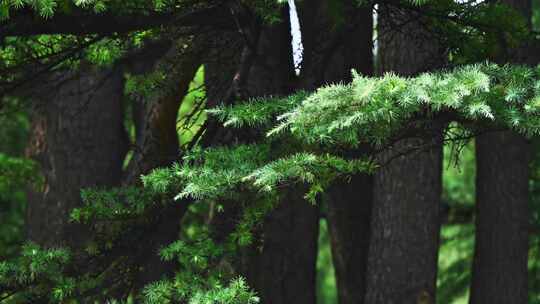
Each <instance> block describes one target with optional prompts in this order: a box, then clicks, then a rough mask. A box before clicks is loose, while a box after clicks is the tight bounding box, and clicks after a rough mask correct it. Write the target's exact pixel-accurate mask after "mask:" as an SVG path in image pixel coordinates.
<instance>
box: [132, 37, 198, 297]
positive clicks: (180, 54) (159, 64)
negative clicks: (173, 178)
mask: <svg viewBox="0 0 540 304" xmlns="http://www.w3.org/2000/svg"><path fill="white" fill-rule="evenodd" d="M204 42H205V39H204V38H203V37H201V38H200V39H195V40H193V41H184V40H178V41H175V42H174V43H173V45H172V46H171V47H169V50H168V51H167V52H166V53H165V54H163V52H162V50H160V49H158V50H154V54H146V55H145V58H141V59H142V60H137V58H135V64H134V66H133V67H132V68H133V69H134V70H136V71H137V72H139V73H143V74H144V73H151V72H153V71H155V70H160V71H163V72H164V73H165V74H166V75H167V78H166V80H165V83H164V84H163V85H164V88H161V89H160V92H157V95H156V96H152V95H151V96H150V97H144V96H141V97H140V98H135V99H136V100H133V102H134V104H135V105H137V107H136V108H135V110H138V111H139V113H137V112H135V113H134V120H135V125H136V127H137V132H136V134H137V135H138V136H137V138H136V140H137V141H136V143H135V145H136V148H135V151H134V155H133V158H132V160H131V161H130V163H129V165H128V168H127V170H126V175H125V178H124V181H123V183H124V185H133V184H139V183H140V176H141V175H143V174H148V173H149V172H150V171H151V170H152V169H154V168H158V167H164V166H169V165H171V164H172V163H173V162H174V161H175V160H178V159H179V157H180V152H181V151H180V150H179V145H180V144H179V141H178V132H177V118H178V110H179V108H180V105H181V102H182V100H183V98H184V97H185V95H186V94H187V93H188V90H189V84H190V83H191V81H192V80H193V78H194V76H195V74H196V72H197V70H198V68H199V66H200V65H201V63H202V60H203V56H204V51H205V48H206V47H205V43H204ZM186 45H187V47H185V46H186ZM149 61H150V62H152V61H153V62H154V63H151V64H148V62H149ZM148 98H149V99H150V100H145V99H148ZM140 112H142V113H140ZM162 209H163V210H160V211H159V213H158V214H156V215H155V217H154V218H152V219H151V221H152V223H153V224H152V225H148V227H147V228H146V229H147V230H148V229H149V230H150V231H146V232H145V233H147V234H148V237H147V238H145V243H144V246H142V247H141V248H140V251H139V252H138V253H137V256H136V257H135V263H136V265H138V267H139V271H138V272H137V277H136V278H135V288H136V289H141V288H143V287H144V286H145V285H146V284H148V283H150V282H153V281H157V280H159V279H160V278H161V277H163V276H171V275H173V274H174V272H175V271H176V270H177V269H176V267H175V263H174V262H165V261H163V260H162V259H161V258H160V256H159V254H158V252H159V249H160V248H162V247H164V246H166V245H168V244H170V243H172V242H174V241H175V240H177V239H178V236H179V232H180V221H181V219H182V217H183V216H184V214H185V212H186V211H187V202H175V203H170V204H167V206H166V207H164V208H162Z"/></svg>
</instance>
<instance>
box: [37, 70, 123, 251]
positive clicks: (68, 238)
mask: <svg viewBox="0 0 540 304" xmlns="http://www.w3.org/2000/svg"><path fill="white" fill-rule="evenodd" d="M55 83H56V84H57V87H56V88H55V90H54V92H53V93H52V94H51V95H50V96H48V97H50V98H49V100H46V101H44V102H43V103H42V104H41V105H40V107H39V109H38V111H37V112H36V114H35V119H34V122H33V130H32V131H33V132H32V135H31V142H30V145H29V147H28V149H27V153H28V155H29V156H30V157H33V158H34V159H36V160H37V161H38V162H39V163H40V165H41V170H42V174H43V175H44V177H45V184H44V186H43V188H42V189H32V190H29V193H28V208H27V222H26V226H27V229H28V230H27V233H28V239H29V240H31V241H33V242H36V243H38V244H41V245H44V246H49V247H50V246H59V245H68V244H72V245H80V244H82V242H83V241H84V239H85V236H86V233H84V231H85V229H84V228H82V227H80V226H79V225H75V224H70V223H69V213H70V211H71V210H72V209H73V208H75V207H78V206H80V204H81V197H80V191H81V189H83V188H90V187H111V186H116V185H119V183H120V179H121V175H122V174H121V169H122V161H123V159H124V156H125V153H126V149H127V137H126V134H125V130H124V126H123V113H122V111H123V107H122V102H121V101H122V94H123V75H122V71H121V70H119V69H112V70H93V69H90V68H87V67H82V68H81V70H80V71H79V72H77V73H73V72H66V73H65V74H63V75H61V76H60V77H59V79H55Z"/></svg>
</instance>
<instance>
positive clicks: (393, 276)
mask: <svg viewBox="0 0 540 304" xmlns="http://www.w3.org/2000/svg"><path fill="white" fill-rule="evenodd" d="M411 18H412V19H411ZM416 18H420V19H416ZM421 21H424V22H427V20H423V19H422V18H421V17H419V16H415V15H414V14H411V13H410V12H404V11H401V10H399V9H395V8H392V7H391V6H380V7H379V19H378V22H379V23H378V24H379V29H378V35H379V41H378V42H379V56H380V57H379V59H380V61H379V63H380V71H381V73H382V72H388V71H394V72H396V73H398V74H402V75H414V74H417V73H419V72H421V71H425V70H429V69H433V68H437V67H440V66H442V65H443V64H444V63H445V56H444V52H442V51H441V50H440V49H439V47H438V44H437V43H436V42H435V41H434V40H433V39H432V38H431V36H430V32H429V31H428V29H426V28H422V24H424V22H421ZM428 120H430V121H431V122H430V123H424V125H422V126H420V127H419V129H423V128H426V129H430V130H429V132H427V134H423V135H421V136H419V137H418V138H410V139H402V140H399V141H398V142H397V143H395V144H394V145H393V146H392V147H391V148H390V149H389V150H387V151H386V152H383V153H382V155H381V156H380V159H379V160H380V161H381V163H383V164H385V163H386V162H387V161H389V160H390V159H393V160H392V161H391V162H390V163H388V164H387V165H385V166H383V167H382V168H381V169H379V170H378V171H377V173H376V174H375V181H374V201H373V210H372V219H371V231H372V233H371V240H370V248H369V258H368V278H367V290H368V291H367V295H366V303H369V304H375V303H385V304H392V303H396V304H397V303H399V304H408V303H411V304H412V303H415V304H416V303H435V291H436V277H437V253H438V245H439V242H438V241H439V230H440V227H439V225H440V224H439V223H440V222H439V208H440V204H441V202H440V196H441V174H442V173H441V171H442V129H443V124H442V123H439V122H438V121H437V120H436V119H434V118H432V117H428ZM414 128H416V127H414ZM415 147H416V148H418V150H417V151H416V152H413V153H409V154H406V155H402V156H399V157H396V156H398V154H399V153H402V152H404V151H407V150H409V149H411V148H415ZM394 157H395V158H394Z"/></svg>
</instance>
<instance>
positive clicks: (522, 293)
mask: <svg viewBox="0 0 540 304" xmlns="http://www.w3.org/2000/svg"><path fill="white" fill-rule="evenodd" d="M502 2H503V3H505V4H508V5H510V6H513V7H514V8H515V9H516V10H518V11H519V12H520V13H522V14H523V16H524V17H525V18H527V19H528V20H530V18H531V1H530V0H505V1H502ZM529 26H530V24H529ZM503 55H504V56H505V57H506V58H502V59H503V60H506V61H511V62H515V63H527V62H531V59H532V57H533V56H536V55H535V54H534V53H533V52H531V49H529V48H528V47H527V46H522V47H520V48H518V49H514V50H507V54H503ZM530 149H531V147H530V145H529V143H528V141H527V140H526V139H525V138H524V137H523V136H521V135H519V134H517V133H516V132H513V131H504V132H493V133H488V134H483V135H480V136H478V137H477V139H476V166H477V168H476V172H477V173H476V239H475V248H474V249H475V251H474V260H473V272H472V283H471V291H470V303H471V304H479V303H494V304H496V303H505V304H512V303H516V304H517V303H527V301H528V299H527V291H528V280H527V277H528V272H527V260H528V249H529V234H528V226H529V219H530V214H529V196H528V185H529V162H530V158H531V151H530Z"/></svg>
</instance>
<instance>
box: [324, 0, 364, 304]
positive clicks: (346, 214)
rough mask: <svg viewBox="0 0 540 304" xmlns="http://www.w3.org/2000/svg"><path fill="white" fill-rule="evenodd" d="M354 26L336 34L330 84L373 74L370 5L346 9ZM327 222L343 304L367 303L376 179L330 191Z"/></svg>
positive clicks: (343, 183)
mask: <svg viewBox="0 0 540 304" xmlns="http://www.w3.org/2000/svg"><path fill="white" fill-rule="evenodd" d="M344 9H345V11H344V16H345V17H344V18H346V20H350V21H352V22H350V23H347V24H346V25H342V26H341V27H340V28H339V29H338V30H337V31H335V32H334V33H333V40H334V42H333V43H334V44H335V45H334V46H328V48H330V47H333V48H334V50H333V53H332V54H331V55H330V57H331V59H330V61H329V63H328V67H327V71H326V72H325V76H324V80H325V81H326V82H334V83H335V82H339V81H342V82H348V81H350V80H351V69H353V68H354V69H355V70H357V71H358V72H360V73H362V74H363V75H373V16H372V9H371V7H365V8H356V7H353V6H350V7H344ZM326 193H327V195H326V196H325V199H324V202H325V203H326V210H327V214H326V220H327V223H328V232H329V236H330V243H331V249H332V261H333V264H334V269H335V276H336V284H337V291H338V292H337V293H338V300H339V303H340V304H359V303H363V302H364V298H365V292H366V270H367V256H368V247H369V234H370V229H369V225H370V216H371V206H372V200H373V177H372V176H370V175H367V174H358V175H356V176H353V177H352V178H351V180H348V181H338V182H337V183H336V184H335V185H332V186H331V187H330V188H329V189H328V190H327V192H326Z"/></svg>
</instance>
